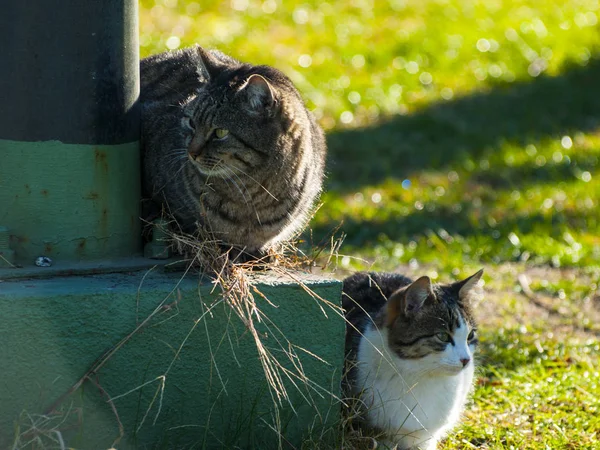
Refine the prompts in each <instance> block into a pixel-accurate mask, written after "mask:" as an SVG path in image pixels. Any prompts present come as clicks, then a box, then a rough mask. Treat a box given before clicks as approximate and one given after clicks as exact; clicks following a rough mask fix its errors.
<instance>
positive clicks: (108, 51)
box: [0, 0, 141, 266]
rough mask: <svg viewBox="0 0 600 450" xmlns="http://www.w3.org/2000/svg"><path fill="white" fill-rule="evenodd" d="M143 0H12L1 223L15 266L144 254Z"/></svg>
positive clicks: (4, 38)
mask: <svg viewBox="0 0 600 450" xmlns="http://www.w3.org/2000/svg"><path fill="white" fill-rule="evenodd" d="M137 6H138V2H137V0H31V1H24V0H5V1H4V2H2V13H1V14H0V42H2V52H1V54H0V226H4V227H5V228H7V229H8V230H9V233H10V245H11V250H14V252H15V259H16V262H17V263H18V264H20V265H24V266H25V265H31V264H33V261H34V260H35V259H36V257H38V256H41V255H44V256H49V257H52V258H53V259H55V260H56V261H63V262H69V261H79V260H98V259H107V258H111V259H112V258H115V257H126V256H131V255H133V254H135V253H138V252H139V251H140V250H141V248H140V247H141V239H140V223H139V201H140V186H139V185H140V181H139V176H140V175H139V134H140V111H139V106H138V97H139V50H138V48H139V47H138V17H137V16H138V8H137Z"/></svg>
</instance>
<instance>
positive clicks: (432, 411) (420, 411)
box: [355, 319, 474, 450]
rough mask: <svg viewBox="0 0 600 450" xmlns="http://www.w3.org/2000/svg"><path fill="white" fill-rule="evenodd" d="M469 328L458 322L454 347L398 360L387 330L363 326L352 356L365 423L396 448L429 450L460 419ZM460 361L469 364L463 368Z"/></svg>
mask: <svg viewBox="0 0 600 450" xmlns="http://www.w3.org/2000/svg"><path fill="white" fill-rule="evenodd" d="M469 332H470V329H469V326H468V325H467V324H466V323H465V322H464V321H463V320H462V319H461V321H460V327H459V328H457V329H456V330H455V332H454V335H453V339H454V342H455V345H452V344H448V346H447V347H446V350H445V351H444V352H442V353H432V354H430V355H427V356H426V357H424V358H420V359H400V358H398V356H396V355H395V354H394V353H393V352H392V351H391V350H390V349H389V346H388V344H387V342H388V338H387V329H386V330H384V331H381V332H380V331H379V330H378V329H377V328H375V327H374V326H373V325H369V327H368V329H367V330H366V331H365V335H364V337H363V338H362V339H361V342H360V345H359V349H358V357H357V360H358V362H357V364H358V367H357V380H356V388H357V390H359V391H362V392H355V394H356V395H358V394H360V395H361V398H362V400H363V402H364V403H365V406H366V409H367V410H366V418H367V420H368V422H369V424H370V425H372V426H375V427H377V428H380V429H382V430H385V431H386V434H387V435H388V436H389V444H390V445H392V446H393V445H396V444H398V447H399V448H401V449H402V448H408V447H413V446H415V447H416V446H419V447H420V448H422V449H427V450H429V449H431V450H433V449H435V448H436V443H437V442H438V441H439V440H440V439H441V438H442V437H443V436H444V435H445V434H446V433H447V432H448V431H449V430H450V429H451V428H452V427H453V426H454V425H456V423H457V422H458V421H459V419H460V415H461V413H462V411H463V408H464V405H465V403H466V400H467V397H468V395H469V392H470V390H471V387H472V384H473V374H474V364H473V348H472V347H471V346H469V345H468V344H467V336H468V335H469ZM461 359H469V360H470V362H469V363H468V364H467V365H466V366H465V367H464V368H463V364H462V362H461V361H460V360H461Z"/></svg>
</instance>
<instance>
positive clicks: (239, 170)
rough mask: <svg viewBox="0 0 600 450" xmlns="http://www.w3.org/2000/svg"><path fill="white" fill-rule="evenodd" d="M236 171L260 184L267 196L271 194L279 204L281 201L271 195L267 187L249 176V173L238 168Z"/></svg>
mask: <svg viewBox="0 0 600 450" xmlns="http://www.w3.org/2000/svg"><path fill="white" fill-rule="evenodd" d="M236 170H237V171H238V172H240V173H241V174H243V175H245V176H247V177H248V178H250V179H251V180H252V181H254V182H255V183H256V184H258V186H259V187H261V188H262V189H263V190H264V191H265V192H266V193H267V194H269V195H270V196H271V197H272V198H273V200H275V201H277V202H278V201H279V200H277V197H275V196H274V195H273V194H271V192H270V191H269V190H268V189H267V188H266V187H264V186H263V185H262V183H261V182H260V181H258V180H257V179H256V178H254V177H252V176H251V175H250V174H248V172H246V171H244V170H242V169H240V168H239V167H236Z"/></svg>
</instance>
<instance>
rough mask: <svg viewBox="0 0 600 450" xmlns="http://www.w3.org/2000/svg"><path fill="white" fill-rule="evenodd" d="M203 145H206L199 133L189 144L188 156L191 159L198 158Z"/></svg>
mask: <svg viewBox="0 0 600 450" xmlns="http://www.w3.org/2000/svg"><path fill="white" fill-rule="evenodd" d="M204 144H206V140H205V139H204V137H203V136H202V135H201V134H200V133H197V134H196V135H195V136H194V138H193V139H192V142H190V145H189V147H188V154H189V155H190V156H191V157H192V158H196V156H199V155H200V153H202V148H203V147H204Z"/></svg>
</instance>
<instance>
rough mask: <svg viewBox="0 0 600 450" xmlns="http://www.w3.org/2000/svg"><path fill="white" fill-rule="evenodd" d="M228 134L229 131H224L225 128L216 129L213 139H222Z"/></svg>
mask: <svg viewBox="0 0 600 450" xmlns="http://www.w3.org/2000/svg"><path fill="white" fill-rule="evenodd" d="M228 134H229V130H226V129H225V128H216V129H215V137H216V138H217V139H223V138H224V137H226V136H227V135H228Z"/></svg>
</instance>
